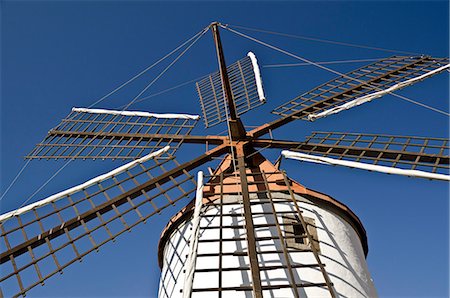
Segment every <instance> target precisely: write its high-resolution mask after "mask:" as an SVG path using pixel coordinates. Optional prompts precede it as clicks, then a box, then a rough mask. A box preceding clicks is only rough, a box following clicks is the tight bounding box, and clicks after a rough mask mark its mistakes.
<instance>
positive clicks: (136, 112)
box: [72, 108, 200, 120]
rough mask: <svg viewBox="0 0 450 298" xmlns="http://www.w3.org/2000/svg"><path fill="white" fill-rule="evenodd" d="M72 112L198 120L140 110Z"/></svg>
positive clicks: (185, 116) (197, 116)
mask: <svg viewBox="0 0 450 298" xmlns="http://www.w3.org/2000/svg"><path fill="white" fill-rule="evenodd" d="M72 111H73V112H79V113H92V114H110V115H122V116H138V117H154V118H166V119H170V118H172V119H191V120H198V119H199V118H200V116H199V115H187V114H155V113H149V112H140V111H117V110H105V109H85V108H72Z"/></svg>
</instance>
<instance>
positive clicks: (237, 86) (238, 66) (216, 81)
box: [196, 52, 266, 127]
mask: <svg viewBox="0 0 450 298" xmlns="http://www.w3.org/2000/svg"><path fill="white" fill-rule="evenodd" d="M227 73H228V76H229V80H230V85H231V91H232V94H233V100H234V103H235V106H236V112H237V115H242V114H244V113H246V112H248V111H250V110H251V109H254V108H256V107H258V106H260V105H262V104H264V103H265V101H266V98H265V95H264V91H263V87H262V81H261V74H260V70H259V67H258V63H257V60H256V56H255V55H254V54H253V53H252V52H249V53H248V55H247V57H245V58H243V59H241V60H239V61H237V62H235V63H233V64H231V65H229V66H228V67H227ZM196 88H197V92H198V96H199V99H200V105H201V108H202V112H203V120H204V122H205V126H206V127H212V126H214V125H217V124H219V123H222V122H224V121H226V120H227V111H226V110H225V102H224V97H223V88H222V80H221V77H220V72H215V73H213V74H211V75H209V76H208V77H206V78H204V79H203V80H201V81H200V82H197V83H196Z"/></svg>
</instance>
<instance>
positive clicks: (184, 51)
mask: <svg viewBox="0 0 450 298" xmlns="http://www.w3.org/2000/svg"><path fill="white" fill-rule="evenodd" d="M208 30H209V27H205V28H203V29H202V30H201V31H200V32H198V33H197V34H195V35H194V36H192V37H191V38H189V39H188V40H186V41H185V42H183V43H182V44H181V45H179V46H178V47H177V48H175V49H174V50H172V51H171V52H170V53H168V54H166V55H165V56H164V57H162V58H160V59H159V60H158V61H156V62H155V63H153V64H152V65H150V66H149V67H147V68H145V69H144V70H143V71H141V72H140V73H138V74H137V75H135V76H134V77H132V78H131V79H129V80H128V81H126V82H125V83H123V84H121V85H120V86H119V87H117V88H115V89H114V90H112V91H111V92H109V93H108V94H106V95H105V96H103V97H101V98H100V99H98V100H97V101H96V102H94V103H93V104H91V105H90V106H89V108H90V107H92V106H94V105H96V104H98V103H100V102H101V101H103V100H104V99H106V98H107V97H109V96H110V95H112V94H113V93H115V92H117V91H118V90H120V89H122V88H123V87H125V86H126V85H128V84H129V83H131V82H132V81H134V80H135V79H137V78H138V77H140V76H142V75H143V74H144V73H145V72H147V71H148V70H150V69H151V68H153V67H154V66H156V65H157V64H159V63H160V62H162V61H163V60H165V59H166V58H168V57H169V56H171V55H172V54H173V53H175V52H176V51H178V50H179V49H181V48H182V47H183V46H185V45H186V44H188V43H189V42H191V41H192V40H194V41H193V42H192V43H191V44H190V45H189V46H188V47H186V48H185V49H184V50H183V51H182V52H181V53H180V54H179V55H178V56H177V57H176V58H175V59H174V60H173V61H172V62H171V63H170V64H169V65H168V66H167V67H166V68H165V69H164V70H163V71H162V72H161V73H160V74H159V75H158V76H157V77H156V78H155V79H153V80H152V81H151V82H150V83H149V84H148V85H147V86H146V87H145V88H144V89H143V90H142V91H141V92H140V93H139V94H138V95H137V96H136V97H135V98H133V100H131V102H130V103H128V104H127V105H126V106H125V107H124V108H123V110H122V111H124V110H125V109H127V108H128V107H129V106H130V105H132V104H133V103H134V102H135V101H136V100H137V99H138V98H139V96H141V95H142V94H143V93H144V92H145V91H147V89H148V88H150V87H151V86H152V85H153V84H154V83H155V82H156V81H157V80H158V79H159V78H160V77H161V76H162V75H163V74H164V73H165V72H166V71H167V70H169V68H170V67H171V66H172V65H173V64H175V63H176V62H177V61H178V60H179V59H180V58H181V57H182V56H183V55H184V54H185V53H186V52H187V51H188V50H189V49H190V48H191V47H192V46H193V45H194V44H195V43H196V42H197V41H198V40H199V39H200V38H201V37H202V36H203V35H204V34H205V33H206V32H207V31H208ZM72 160H73V159H69V160H68V161H67V162H66V163H65V164H64V165H63V166H62V167H61V168H60V169H59V170H58V171H57V172H56V173H54V174H53V175H52V176H51V177H50V178H49V179H48V180H47V181H46V182H44V184H43V185H41V186H40V187H39V188H38V189H37V190H36V191H35V192H34V193H33V194H32V195H31V196H30V197H29V198H28V199H27V200H25V202H24V203H22V205H21V206H20V207H22V206H24V205H25V204H26V203H27V202H29V201H30V200H31V199H32V198H33V197H34V196H35V195H36V194H37V193H38V192H39V191H40V190H42V189H43V188H44V187H45V186H46V185H47V184H48V183H49V182H50V181H51V180H52V179H53V178H55V177H56V176H57V175H58V174H59V173H60V172H61V171H62V170H63V169H64V168H65V167H66V166H67V165H68V164H69V163H70V162H71V161H72ZM30 161H31V159H30V160H28V161H27V162H26V164H25V165H24V166H23V167H22V169H21V170H20V171H19V173H18V174H17V175H16V177H15V178H14V179H13V181H12V182H11V183H10V184H9V186H8V187H7V189H6V191H5V192H4V193H3V194H2V196H1V197H0V201H1V200H2V199H3V197H4V196H5V195H6V193H7V192H8V191H9V190H10V189H11V187H12V186H13V184H14V183H15V182H16V181H17V179H18V178H19V177H20V175H21V174H22V173H23V171H24V170H25V169H26V168H27V166H28V164H29V163H30ZM20 207H19V208H20Z"/></svg>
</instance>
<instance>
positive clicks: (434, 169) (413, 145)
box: [254, 132, 450, 175]
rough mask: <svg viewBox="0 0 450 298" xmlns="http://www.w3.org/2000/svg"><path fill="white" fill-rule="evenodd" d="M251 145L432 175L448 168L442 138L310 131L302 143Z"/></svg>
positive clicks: (446, 172)
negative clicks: (309, 134)
mask: <svg viewBox="0 0 450 298" xmlns="http://www.w3.org/2000/svg"><path fill="white" fill-rule="evenodd" d="M254 145H255V146H256V147H272V148H283V149H290V150H293V151H295V152H302V153H306V154H311V155H316V156H323V157H331V158H335V159H338V160H347V161H354V162H361V163H365V164H370V165H379V166H385V167H390V168H398V169H404V170H418V171H423V172H427V173H435V174H445V175H446V174H448V171H449V169H450V166H449V140H448V139H445V138H423V137H411V136H391V135H375V134H358V133H337V132H313V133H312V135H311V136H309V137H307V138H306V141H305V142H290V141H277V140H256V141H254Z"/></svg>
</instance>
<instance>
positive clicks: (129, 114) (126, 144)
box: [26, 108, 199, 159]
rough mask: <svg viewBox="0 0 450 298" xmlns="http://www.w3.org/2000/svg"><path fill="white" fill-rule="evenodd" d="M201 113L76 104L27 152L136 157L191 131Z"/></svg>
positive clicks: (34, 155)
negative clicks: (135, 109)
mask: <svg viewBox="0 0 450 298" xmlns="http://www.w3.org/2000/svg"><path fill="white" fill-rule="evenodd" d="M198 118H199V116H193V115H185V114H155V113H148V112H138V111H115V110H104V109H84V108H73V109H72V112H71V113H70V114H69V115H68V116H67V117H66V118H65V119H63V120H62V122H61V123H60V124H59V125H58V126H56V127H55V128H53V129H52V130H50V131H49V133H48V135H47V136H46V138H45V139H44V140H43V141H42V142H41V143H39V144H37V145H36V147H35V148H34V149H33V151H32V152H31V153H30V154H29V155H28V156H26V158H29V159H42V158H45V159H87V158H89V159H136V158H138V157H141V156H144V155H147V154H149V153H152V152H155V151H156V150H159V149H161V148H164V147H165V146H171V152H170V153H171V154H172V155H173V154H174V153H175V151H176V150H177V149H178V148H179V147H180V145H181V144H182V142H183V137H184V136H187V135H189V134H190V132H191V131H192V129H193V128H194V126H195V125H196V124H197V121H198Z"/></svg>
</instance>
